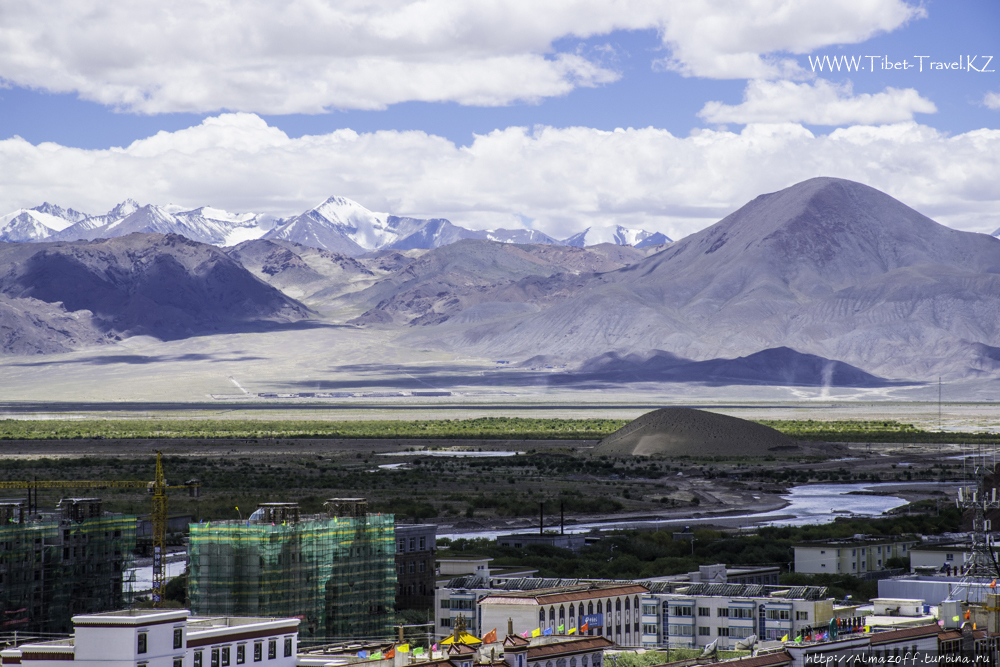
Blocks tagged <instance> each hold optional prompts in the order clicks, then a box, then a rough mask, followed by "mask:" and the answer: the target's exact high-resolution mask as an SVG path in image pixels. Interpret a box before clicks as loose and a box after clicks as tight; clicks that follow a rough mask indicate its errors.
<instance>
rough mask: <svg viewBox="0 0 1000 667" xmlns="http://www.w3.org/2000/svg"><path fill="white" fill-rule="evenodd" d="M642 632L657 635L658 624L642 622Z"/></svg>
mask: <svg viewBox="0 0 1000 667" xmlns="http://www.w3.org/2000/svg"><path fill="white" fill-rule="evenodd" d="M642 634H644V635H655V634H656V625H654V624H652V623H643V624H642Z"/></svg>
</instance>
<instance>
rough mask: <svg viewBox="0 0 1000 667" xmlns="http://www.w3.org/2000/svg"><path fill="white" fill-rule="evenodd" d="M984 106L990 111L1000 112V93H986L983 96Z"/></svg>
mask: <svg viewBox="0 0 1000 667" xmlns="http://www.w3.org/2000/svg"><path fill="white" fill-rule="evenodd" d="M983 104H985V105H986V106H987V107H989V108H990V109H997V110H998V111H1000V93H986V94H985V95H984V96H983Z"/></svg>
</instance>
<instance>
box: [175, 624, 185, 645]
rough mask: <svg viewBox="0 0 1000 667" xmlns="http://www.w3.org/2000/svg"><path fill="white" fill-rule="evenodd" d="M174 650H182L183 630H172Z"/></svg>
mask: <svg viewBox="0 0 1000 667" xmlns="http://www.w3.org/2000/svg"><path fill="white" fill-rule="evenodd" d="M174 648H184V628H174Z"/></svg>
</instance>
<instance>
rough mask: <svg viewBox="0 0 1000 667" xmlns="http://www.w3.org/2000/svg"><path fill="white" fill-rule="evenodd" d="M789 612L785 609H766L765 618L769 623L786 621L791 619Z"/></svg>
mask: <svg viewBox="0 0 1000 667" xmlns="http://www.w3.org/2000/svg"><path fill="white" fill-rule="evenodd" d="M791 614H792V613H791V612H790V611H789V610H787V609H768V610H767V611H766V612H765V617H766V618H767V619H768V620H769V621H787V620H790V619H791V617H792V616H791Z"/></svg>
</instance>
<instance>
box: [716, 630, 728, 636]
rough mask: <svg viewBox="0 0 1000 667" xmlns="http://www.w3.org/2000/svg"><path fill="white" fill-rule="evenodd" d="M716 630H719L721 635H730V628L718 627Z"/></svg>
mask: <svg viewBox="0 0 1000 667" xmlns="http://www.w3.org/2000/svg"><path fill="white" fill-rule="evenodd" d="M716 630H717V631H718V633H719V636H720V637H728V636H729V628H716Z"/></svg>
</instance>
